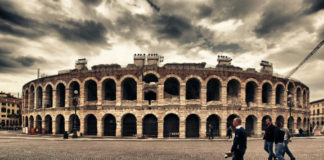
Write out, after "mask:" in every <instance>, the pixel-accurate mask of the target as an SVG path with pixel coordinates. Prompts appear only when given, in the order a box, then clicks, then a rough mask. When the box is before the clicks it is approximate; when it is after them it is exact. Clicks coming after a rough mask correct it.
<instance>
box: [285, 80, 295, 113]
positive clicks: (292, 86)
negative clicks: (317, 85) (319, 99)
mask: <svg viewBox="0 0 324 160" xmlns="http://www.w3.org/2000/svg"><path fill="white" fill-rule="evenodd" d="M294 89H295V88H294V85H293V84H292V83H290V82H289V84H288V95H289V94H291V95H292V99H291V100H292V102H293V103H294V102H295V92H294ZM288 98H289V97H288V96H287V105H288V106H289V104H288V102H289V99H288ZM293 107H294V106H293Z"/></svg>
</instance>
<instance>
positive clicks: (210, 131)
mask: <svg viewBox="0 0 324 160" xmlns="http://www.w3.org/2000/svg"><path fill="white" fill-rule="evenodd" d="M208 139H214V128H213V125H212V124H211V123H209V125H208Z"/></svg>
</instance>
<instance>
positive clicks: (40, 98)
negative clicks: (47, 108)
mask: <svg viewBox="0 0 324 160" xmlns="http://www.w3.org/2000/svg"><path fill="white" fill-rule="evenodd" d="M42 105H43V90H42V87H40V86H39V87H38V88H37V90H36V107H37V108H42Z"/></svg>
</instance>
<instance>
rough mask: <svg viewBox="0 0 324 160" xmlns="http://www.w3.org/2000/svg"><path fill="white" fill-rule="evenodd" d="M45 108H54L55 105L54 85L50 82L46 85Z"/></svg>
mask: <svg viewBox="0 0 324 160" xmlns="http://www.w3.org/2000/svg"><path fill="white" fill-rule="evenodd" d="M44 104H45V108H52V107H53V85H52V84H48V85H47V86H46V87H45V102H44Z"/></svg>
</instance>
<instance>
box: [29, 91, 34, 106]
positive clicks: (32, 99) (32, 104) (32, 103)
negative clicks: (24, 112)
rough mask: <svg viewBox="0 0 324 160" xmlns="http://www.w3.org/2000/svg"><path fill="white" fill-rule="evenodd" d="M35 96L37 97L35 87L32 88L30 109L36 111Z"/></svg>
mask: <svg viewBox="0 0 324 160" xmlns="http://www.w3.org/2000/svg"><path fill="white" fill-rule="evenodd" d="M34 96H35V88H34V86H31V87H30V104H29V107H30V109H34V107H35V106H34V99H35V98H34Z"/></svg>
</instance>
